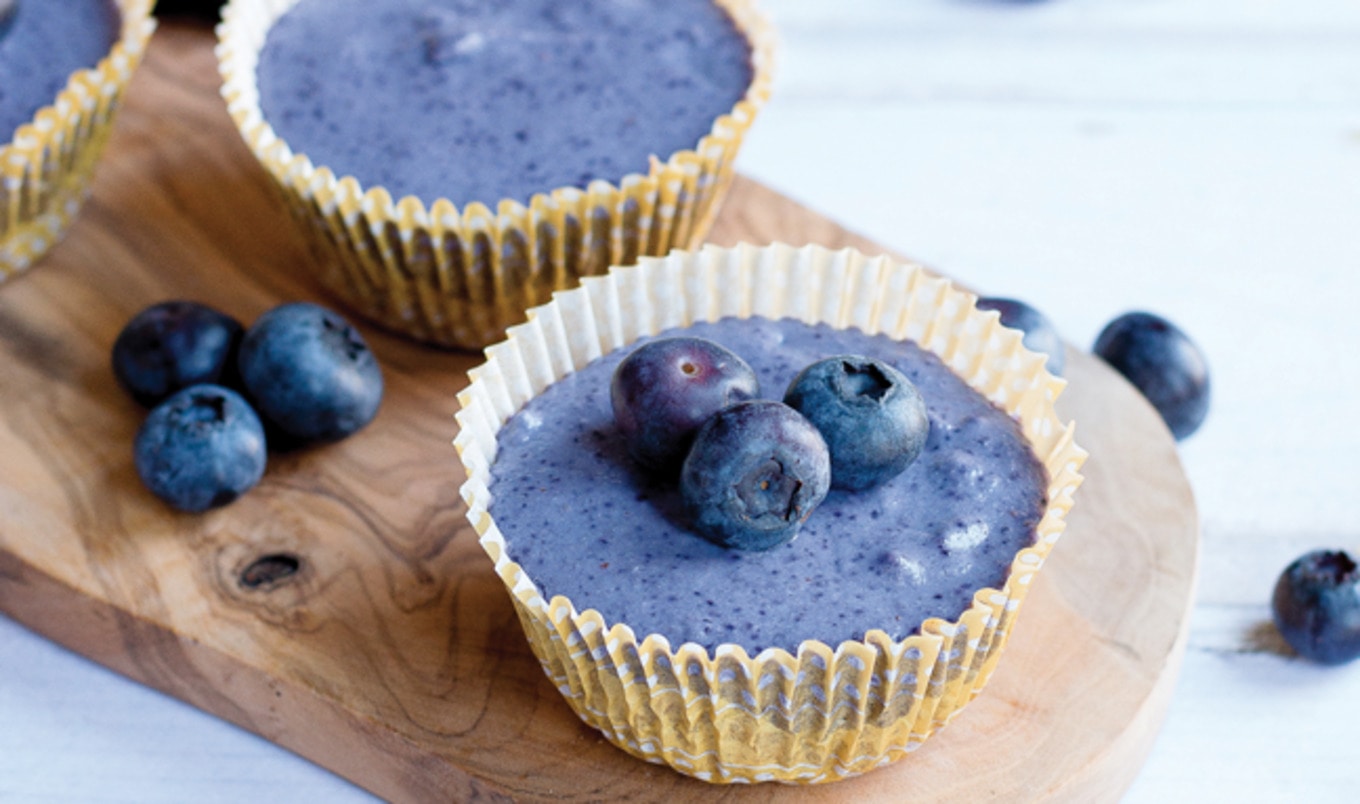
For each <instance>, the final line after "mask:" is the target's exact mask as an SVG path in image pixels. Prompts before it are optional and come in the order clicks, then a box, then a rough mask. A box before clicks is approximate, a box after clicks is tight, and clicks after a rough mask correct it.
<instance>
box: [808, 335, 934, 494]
mask: <svg viewBox="0 0 1360 804" xmlns="http://www.w3.org/2000/svg"><path fill="white" fill-rule="evenodd" d="M784 403H785V404H786V405H788V406H789V407H791V408H793V409H794V410H796V411H798V412H799V413H802V414H803V415H804V416H805V417H807V419H808V421H810V422H812V424H813V425H814V426H815V427H816V428H817V429H818V430H819V431H820V432H821V434H822V437H823V438H824V439H826V444H827V448H828V449H829V450H830V451H831V485H832V486H834V487H835V488H838V489H848V490H850V491H861V490H863V489H867V488H872V487H874V486H877V485H879V484H880V483H884V482H886V481H887V480H890V479H892V478H894V477H896V476H897V475H899V474H901V472H902V470H904V469H906V468H907V466H909V465H910V464H911V462H912V461H914V460H916V456H917V455H920V454H921V448H922V447H924V446H925V445H926V436H927V435H929V434H930V419H929V418H927V416H926V403H925V400H923V399H922V398H921V393H920V392H919V391H917V390H916V386H915V385H912V383H911V380H908V379H907V378H906V377H905V376H904V375H903V374H902V372H900V371H898V370H897V369H895V368H893V367H892V366H890V365H888V364H887V363H884V362H883V361H881V360H875V359H873V358H870V357H861V356H859V355H840V356H838V357H828V358H826V359H825V360H819V361H817V362H816V363H813V364H812V365H810V366H808V367H807V368H805V369H803V370H802V371H801V372H799V373H798V376H797V377H794V378H793V382H791V383H789V388H788V390H787V391H786V392H785V393H784Z"/></svg>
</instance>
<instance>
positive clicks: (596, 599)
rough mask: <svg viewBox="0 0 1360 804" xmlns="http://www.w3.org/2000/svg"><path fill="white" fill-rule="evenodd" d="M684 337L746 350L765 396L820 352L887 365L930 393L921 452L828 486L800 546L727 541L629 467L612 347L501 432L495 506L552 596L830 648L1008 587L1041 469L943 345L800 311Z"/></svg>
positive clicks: (528, 568)
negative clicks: (883, 479)
mask: <svg viewBox="0 0 1360 804" xmlns="http://www.w3.org/2000/svg"><path fill="white" fill-rule="evenodd" d="M686 333H687V334H692V335H697V336H699V337H704V338H709V339H711V340H714V341H717V342H718V343H721V344H723V345H724V346H727V347H728V348H729V349H732V350H733V351H734V352H736V353H737V354H739V355H741V357H743V358H744V359H745V360H746V361H747V362H748V363H750V364H751V366H752V368H754V369H755V371H756V373H757V375H758V376H759V378H760V383H761V391H762V394H761V395H762V396H764V397H767V398H774V399H778V398H781V397H782V396H783V393H784V389H785V387H786V386H787V385H788V383H789V382H790V381H791V380H792V379H793V377H794V376H795V375H796V374H797V373H798V371H800V370H801V369H802V368H803V367H805V366H807V365H808V364H810V363H812V362H814V361H815V360H818V359H821V358H823V357H829V356H833V355H838V354H860V355H865V356H868V357H874V358H878V359H880V360H883V361H885V362H888V363H890V364H892V365H893V366H895V367H896V368H897V369H898V370H900V371H901V372H902V373H903V374H905V375H906V376H907V377H908V378H909V379H911V381H912V382H913V383H915V384H916V386H917V388H918V389H919V390H920V391H921V394H922V396H923V397H924V398H925V401H926V406H927V409H928V413H929V416H930V423H931V432H930V437H929V439H928V440H927V442H926V446H925V449H924V451H923V452H922V453H921V456H920V457H919V458H918V459H917V460H916V462H915V463H913V464H912V465H911V466H909V467H908V468H907V470H906V471H905V472H903V473H902V474H901V475H898V476H897V477H896V478H894V479H893V480H891V481H889V482H888V483H886V484H884V485H882V486H880V487H877V488H875V489H871V490H869V491H864V492H854V493H852V492H846V491H837V490H833V491H832V492H831V493H830V494H829V495H828V496H827V498H826V500H825V502H823V503H822V505H821V507H819V508H818V509H817V510H816V511H814V512H813V514H812V516H811V518H809V519H808V521H807V523H806V524H805V525H804V526H803V528H802V530H801V531H800V532H799V534H798V536H797V537H796V538H795V539H794V540H793V541H792V542H790V543H788V544H785V545H782V546H780V547H777V548H775V549H773V550H771V551H768V552H762V553H749V552H741V551H736V550H728V549H724V548H721V547H718V546H716V545H714V544H712V543H710V542H708V541H705V540H704V539H703V538H702V537H700V536H698V535H696V534H695V533H693V532H692V531H690V530H689V529H688V528H687V526H686V524H685V520H684V514H683V513H682V510H683V509H682V507H681V505H680V499H679V494H678V492H677V491H676V489H675V488H674V486H673V484H670V483H662V482H657V481H655V480H651V479H649V478H646V477H643V476H642V475H641V473H640V472H638V471H637V470H636V469H635V467H634V466H633V465H632V464H631V463H630V462H629V458H628V456H627V452H626V450H625V448H624V446H623V444H622V443H621V442H620V439H619V437H618V434H617V432H616V430H615V428H614V423H613V414H612V411H611V408H610V403H609V380H610V376H611V374H612V373H613V370H614V366H615V365H616V364H617V363H618V362H619V361H620V360H621V359H622V358H623V357H624V356H625V355H626V354H627V352H628V351H630V350H631V347H630V349H623V350H618V351H616V352H614V353H611V354H609V355H606V356H604V357H602V358H600V359H599V360H596V361H594V362H593V363H591V364H590V365H588V366H586V367H585V368H583V369H582V370H580V371H578V372H575V373H573V374H571V375H569V376H567V377H565V378H564V379H562V380H560V381H558V382H556V383H554V384H553V385H551V386H549V387H548V388H547V389H545V390H544V392H543V393H542V394H540V395H538V396H537V397H535V398H534V399H532V400H530V401H529V403H528V404H527V405H525V407H524V409H523V410H521V411H520V412H519V413H517V414H516V415H515V416H514V417H512V418H511V419H510V420H509V421H508V422H507V423H506V424H505V426H504V427H503V428H502V429H501V432H500V434H499V436H498V453H497V457H496V461H495V463H494V465H493V467H492V486H491V494H492V498H493V503H492V506H491V514H492V516H493V517H494V518H495V520H496V523H497V525H498V526H499V527H500V530H501V532H502V534H503V535H504V537H505V541H506V544H507V550H508V553H509V556H510V557H511V558H512V559H514V560H515V561H516V562H517V563H519V564H520V566H522V567H523V568H524V570H525V572H526V573H528V575H529V577H530V578H532V579H533V580H534V582H535V583H536V584H538V587H539V590H540V591H541V592H542V593H543V595H544V596H545V597H546V598H548V599H551V598H552V597H554V596H556V595H564V596H566V597H568V598H570V599H571V601H572V602H573V603H574V604H575V605H576V608H577V609H578V610H580V611H584V610H586V609H596V610H597V611H599V612H600V614H601V615H602V616H603V617H604V618H605V620H606V621H607V622H608V623H610V624H614V623H627V624H628V625H629V626H630V627H632V629H633V630H634V632H635V633H636V634H637V635H638V637H639V638H642V637H643V636H645V635H646V634H649V633H658V634H662V635H664V636H665V637H666V638H667V639H668V640H670V643H671V645H672V646H673V647H678V646H679V645H680V644H681V643H684V642H696V643H699V644H701V645H703V646H705V647H707V648H708V649H710V650H712V649H713V648H715V647H716V646H717V645H718V644H720V643H736V644H739V645H741V646H742V647H744V648H745V649H746V650H747V651H748V652H750V653H751V654H753V655H754V654H755V653H756V652H758V651H760V650H763V649H765V648H771V647H778V648H784V649H786V650H789V651H790V652H792V651H795V650H796V649H797V646H798V644H799V643H800V642H801V641H803V640H804V639H817V640H821V641H822V642H825V643H828V644H830V645H832V646H835V645H837V644H839V643H840V642H842V641H844V640H846V639H860V638H862V637H863V636H864V634H865V632H866V631H868V630H871V629H880V630H883V631H885V632H887V633H888V634H889V636H891V637H893V638H895V639H902V638H905V637H907V636H909V635H910V634H912V633H914V632H915V631H916V630H917V629H918V627H919V625H920V624H921V622H922V621H924V620H925V619H926V618H928V617H940V618H943V619H946V620H955V619H957V618H958V616H959V615H960V614H961V613H962V612H963V611H964V610H966V609H967V608H968V607H969V606H970V605H971V603H972V598H973V593H974V592H975V591H977V590H978V589H981V588H983V587H992V588H997V589H999V588H1001V586H1002V585H1003V584H1004V583H1005V581H1006V577H1007V575H1008V574H1009V568H1010V564H1011V561H1012V559H1013V558H1014V556H1015V553H1016V552H1018V551H1019V550H1020V549H1022V548H1024V547H1027V546H1029V545H1031V544H1033V543H1034V530H1035V527H1036V526H1037V525H1038V523H1039V520H1040V519H1041V518H1042V516H1043V513H1044V509H1045V505H1046V499H1045V498H1046V489H1047V478H1046V473H1045V471H1044V468H1043V466H1042V464H1041V463H1040V462H1039V461H1038V459H1037V458H1035V456H1034V454H1033V452H1032V451H1031V450H1030V449H1029V446H1028V443H1027V442H1026V441H1025V438H1024V436H1023V435H1022V434H1021V432H1020V429H1019V426H1018V424H1017V423H1016V422H1015V421H1014V420H1012V419H1011V418H1010V417H1009V416H1007V415H1006V414H1005V413H1004V412H1003V411H1001V410H999V409H998V408H996V407H995V406H994V405H992V404H991V403H990V402H988V401H987V400H986V399H985V398H983V397H982V396H981V395H980V394H978V393H977V392H975V391H973V390H972V389H971V388H970V387H968V385H967V384H966V383H964V382H963V381H962V380H961V379H959V377H958V376H957V375H955V374H954V373H953V372H952V371H950V370H949V369H948V367H946V366H945V365H944V364H943V363H941V362H940V360H939V359H938V358H936V357H935V356H934V355H932V354H930V353H929V352H926V351H924V350H922V349H920V348H919V347H917V346H916V345H915V344H912V343H904V342H899V341H894V340H892V339H890V338H888V337H886V336H881V335H878V336H870V335H866V334H864V333H863V332H860V331H858V330H836V329H833V328H831V327H828V326H825V325H818V326H810V325H807V324H804V323H801V322H797V321H793V320H789V319H785V320H781V321H768V320H763V319H749V320H744V321H742V320H736V319H725V320H723V321H719V322H716V323H703V324H696V325H694V326H692V327H689V328H687V330H686ZM666 334H673V333H666Z"/></svg>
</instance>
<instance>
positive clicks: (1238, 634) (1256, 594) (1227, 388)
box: [0, 0, 1360, 802]
mask: <svg viewBox="0 0 1360 804" xmlns="http://www.w3.org/2000/svg"><path fill="white" fill-rule="evenodd" d="M765 5H766V6H767V10H768V11H769V13H770V15H771V16H772V18H773V19H774V21H775V23H776V25H777V26H778V27H779V29H780V31H781V36H782V39H783V42H784V47H783V50H782V58H781V69H780V73H779V77H778V80H777V85H776V94H775V98H774V100H773V101H772V103H771V105H770V106H769V108H768V109H767V111H766V112H765V114H764V116H763V117H762V119H761V120H760V121H759V122H758V123H757V125H756V127H755V130H754V131H753V133H752V135H751V137H750V140H749V143H748V145H747V147H746V149H745V150H744V152H743V154H742V157H741V160H740V162H739V165H740V168H741V169H742V170H743V171H744V172H745V173H747V174H749V175H751V176H753V177H755V178H757V179H760V180H762V181H764V182H766V183H768V184H770V185H773V186H774V187H775V188H777V189H779V190H782V191H784V192H785V193H787V194H790V195H792V196H794V197H796V198H798V199H800V200H802V201H804V202H805V203H807V204H809V205H811V206H813V207H815V208H817V209H819V210H822V211H824V212H826V213H828V214H830V215H831V216H832V217H835V218H837V219H838V220H841V221H843V222H845V223H846V224H848V225H850V226H851V227H852V228H856V229H858V230H859V231H861V232H863V233H864V234H866V235H868V236H869V237H871V238H873V239H875V240H877V241H879V242H881V243H883V244H884V245H886V246H888V247H890V248H892V249H894V250H896V251H899V252H902V253H906V254H909V255H912V256H914V257H916V258H918V259H920V260H922V261H924V262H926V263H928V264H930V265H932V266H934V267H936V268H938V269H939V270H941V271H944V272H945V273H948V274H951V275H953V276H956V277H958V278H959V279H961V280H963V281H964V282H965V283H967V284H968V285H970V286H972V287H974V288H977V289H979V290H981V291H983V292H986V293H992V294H997V295H1013V296H1018V297H1021V298H1025V299H1028V300H1029V301H1031V302H1032V303H1034V304H1035V305H1037V306H1039V307H1041V308H1043V309H1044V310H1045V311H1046V312H1047V313H1048V314H1049V315H1050V317H1051V318H1053V319H1054V320H1055V321H1056V322H1057V324H1058V326H1059V327H1060V328H1061V329H1062V330H1063V332H1064V334H1065V335H1066V337H1067V339H1068V340H1069V342H1071V343H1073V344H1074V345H1077V346H1079V347H1088V346H1089V344H1090V343H1091V342H1092V340H1093V339H1094V337H1095V335H1096V333H1097V332H1098V331H1099V329H1100V327H1101V326H1102V325H1103V324H1104V322H1105V321H1107V320H1108V319H1110V318H1111V317H1113V316H1114V315H1117V314H1118V313H1120V312H1123V311H1125V310H1129V309H1135V308H1142V309H1148V310H1153V311H1157V312H1160V313H1162V314H1164V315H1166V316H1168V317H1169V318H1171V319H1172V320H1174V321H1176V322H1178V323H1179V324H1180V325H1181V326H1182V327H1183V328H1184V329H1186V330H1187V331H1188V332H1189V333H1191V335H1192V336H1193V337H1195V338H1196V339H1197V340H1198V341H1199V343H1200V344H1201V346H1202V347H1203V348H1204V349H1205V351H1206V352H1207V353H1208V355H1209V359H1210V362H1211V366H1212V368H1213V371H1214V376H1213V381H1214V391H1213V393H1214V402H1213V408H1212V411H1211V413H1210V416H1209V420H1208V422H1207V424H1206V425H1205V427H1204V428H1203V429H1202V430H1201V431H1200V432H1199V433H1198V434H1196V435H1195V436H1194V437H1192V438H1191V439H1190V440H1188V441H1187V442H1185V443H1184V444H1183V445H1182V447H1181V453H1182V459H1183V461H1184V463H1185V467H1186V470H1187V472H1188V474H1189V476H1190V481H1191V484H1192V486H1193V488H1194V490H1195V493H1196V495H1197V498H1198V502H1199V506H1200V512H1201V516H1202V519H1203V556H1202V567H1201V577H1200V586H1199V596H1198V602H1197V605H1196V607H1195V611H1194V616H1193V620H1192V631H1191V637H1190V646H1189V651H1188V654H1187V656H1186V659H1185V664H1184V668H1183V670H1182V674H1181V680H1180V684H1179V686H1178V689H1177V692H1176V696H1175V699H1174V701H1173V703H1172V706H1171V710H1170V714H1169V716H1168V719H1167V722H1166V725H1165V727H1164V729H1163V732H1162V734H1161V736H1160V738H1159V740H1158V742H1157V744H1156V746H1155V748H1154V750H1153V753H1152V756H1151V758H1150V759H1149V761H1148V763H1147V765H1146V767H1145V768H1144V770H1143V772H1142V774H1141V776H1140V777H1139V778H1138V780H1137V781H1136V782H1135V784H1134V786H1133V788H1132V789H1131V790H1130V791H1129V793H1128V796H1127V800H1128V801H1134V802H1144V801H1146V802H1162V801H1211V800H1212V801H1284V800H1293V801H1314V802H1320V801H1356V800H1360V792H1357V790H1358V789H1360V787H1358V786H1360V745H1358V744H1357V741H1356V739H1355V733H1356V724H1357V723H1360V663H1356V664H1355V665H1352V666H1348V667H1341V668H1332V669H1325V668H1319V667H1316V666H1312V665H1310V664H1308V663H1306V662H1304V661H1302V660H1299V659H1297V658H1294V657H1291V656H1289V655H1287V651H1286V650H1285V649H1283V648H1282V647H1281V644H1280V642H1279V639H1278V637H1277V636H1276V635H1275V634H1274V632H1273V630H1272V629H1271V628H1270V627H1269V625H1268V621H1269V607H1268V600H1269V595H1270V591H1271V588H1272V586H1273V584H1274V581H1275V578H1276V576H1277V575H1278V573H1279V571H1280V570H1281V569H1282V568H1283V567H1284V566H1285V564H1287V563H1288V562H1289V561H1290V560H1292V559H1293V558H1294V557H1295V556H1296V555H1298V554H1299V553H1301V552H1303V551H1305V550H1308V549H1312V548H1315V547H1345V548H1347V549H1351V550H1360V524H1358V523H1360V516H1357V513H1358V512H1360V504H1357V502H1356V500H1357V488H1356V486H1355V484H1356V481H1357V478H1360V427H1357V425H1356V424H1355V419H1354V418H1353V417H1352V414H1351V413H1350V412H1351V411H1352V410H1354V409H1355V407H1356V403H1355V400H1354V395H1355V394H1356V393H1357V392H1360V361H1357V360H1356V359H1355V358H1354V357H1353V356H1352V354H1351V351H1352V349H1353V348H1354V344H1357V343H1360V317H1357V316H1356V315H1355V314H1354V312H1353V310H1354V299H1355V298H1356V297H1357V295H1360V277H1357V269H1358V268H1360V235H1356V234H1355V232H1356V231H1357V230H1358V229H1360V227H1357V225H1356V220H1357V216H1358V214H1360V4H1357V3H1354V2H1345V1H1343V0H1292V1H1291V2H1284V0H1048V1H1047V2H1021V1H1020V0H1015V1H1014V2H1005V1H1004V0H993V1H991V2H988V1H986V0H834V1H833V0H766V3H765ZM368 799H369V796H368V795H367V794H366V793H364V792H363V791H361V790H358V789H357V788H355V787H353V786H351V785H349V784H348V783H346V782H344V781H343V780H340V779H338V778H337V777H335V776H333V775H331V774H330V773H328V772H326V771H324V770H321V769H319V768H318V767H316V766H314V765H311V764H310V763H308V762H306V761H304V760H301V759H298V758H297V757H295V756H293V755H291V754H289V753H287V752H285V751H283V750H282V749H279V748H276V747H274V746H272V745H271V744H269V743H267V742H265V741H263V740H261V739H258V738H256V737H254V736H253V735H250V734H248V733H245V732H242V731H240V730H238V729H236V728H235V727H233V726H230V725H227V724H225V723H223V722H222V721H219V720H217V719H215V718H213V717H210V716H208V715H205V714H202V713H200V712H198V711H197V710H194V709H192V708H190V707H188V706H186V705H184V704H181V703H179V702H177V701H175V700H172V699H170V698H167V697H165V696H163V695H160V694H159V693H156V692H152V691H150V690H148V689H146V688H143V687H140V686H138V685H136V684H133V683H131V682H128V681H126V680H124V679H123V678H121V677H119V676H117V675H115V674H113V673H111V672H109V671H106V670H104V669H102V668H101V667H99V666H98V665H95V664H92V663H90V662H88V661H86V660H84V659H82V658H79V657H77V656H75V655H73V654H70V653H68V652H66V651H64V650H63V649H61V648H58V647H55V646H54V645H52V644H51V643H49V642H47V641H45V640H43V639H42V638H40V637H37V636H34V635H32V634H30V633H28V632H26V631H24V630H23V629H22V628H20V627H19V626H17V625H15V624H14V623H13V622H12V621H10V620H7V619H4V618H3V617H0V801H5V802H8V801H16V802H18V801H22V802H30V801H44V802H68V801H70V802H77V801H78V802H115V801H129V802H134V801H135V802H180V801H195V802H210V801H240V800H289V801H326V802H341V801H363V800H368Z"/></svg>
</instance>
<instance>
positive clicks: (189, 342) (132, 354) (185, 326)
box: [113, 301, 244, 407]
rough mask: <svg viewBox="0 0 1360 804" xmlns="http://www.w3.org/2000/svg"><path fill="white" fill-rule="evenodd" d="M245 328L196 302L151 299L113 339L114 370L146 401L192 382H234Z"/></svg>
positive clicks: (158, 399) (149, 403)
mask: <svg viewBox="0 0 1360 804" xmlns="http://www.w3.org/2000/svg"><path fill="white" fill-rule="evenodd" d="M242 332H244V328H243V327H242V326H241V325H240V323H238V322H237V321H236V319H234V318H232V317H231V316H229V315H227V314H225V313H221V312H218V311H217V310H214V309H213V308H211V307H208V306H206V305H202V304H199V303H198V302H192V301H167V302H161V303H159V304H153V305H151V306H150V307H148V308H146V309H145V310H142V311H141V312H140V313H138V314H137V315H135V316H133V317H132V319H131V320H130V321H128V322H127V324H126V325H124V326H123V330H122V331H121V332H119V333H118V337H117V339H115V340H114V342H113V376H114V377H116V378H117V379H118V382H119V384H120V385H122V386H123V388H124V389H125V390H127V392H128V393H129V394H131V395H132V398H133V399H136V400H137V401H138V402H140V403H141V404H143V405H146V406H147V407H151V406H153V405H156V404H158V403H160V402H161V401H162V400H164V399H165V398H166V397H168V396H170V395H171V394H173V393H175V392H176V391H179V390H180V389H182V388H188V387H189V386H191V385H198V384H200V383H216V384H219V385H232V384H234V381H235V373H234V372H235V362H236V349H237V346H238V345H239V344H240V343H241V333H242Z"/></svg>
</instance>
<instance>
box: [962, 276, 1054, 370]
mask: <svg viewBox="0 0 1360 804" xmlns="http://www.w3.org/2000/svg"><path fill="white" fill-rule="evenodd" d="M977 308H978V309H979V310H996V311H997V312H998V313H1000V314H1001V324H1002V326H1006V327H1010V328H1012V329H1018V330H1020V331H1021V332H1023V333H1025V334H1024V337H1023V339H1022V341H1023V343H1024V344H1025V348H1026V349H1028V350H1030V351H1031V352H1038V353H1039V354H1042V355H1047V356H1048V371H1049V373H1050V374H1052V375H1053V376H1055V377H1061V376H1062V373H1063V368H1064V367H1065V365H1066V362H1067V356H1066V354H1065V352H1064V349H1063V342H1062V337H1061V336H1059V335H1058V330H1057V328H1056V327H1054V326H1053V322H1052V321H1050V320H1049V319H1048V316H1046V315H1044V314H1043V313H1041V312H1039V311H1038V310H1036V309H1035V308H1033V307H1031V306H1029V305H1028V304H1026V303H1024V302H1022V301H1019V300H1018V299H1007V298H1002V297H997V296H984V297H983V298H980V299H978V300H977Z"/></svg>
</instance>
